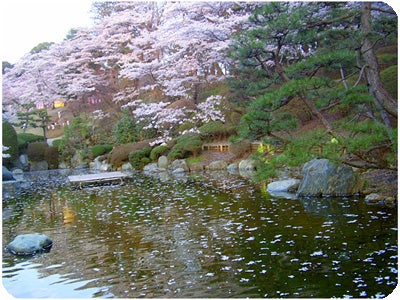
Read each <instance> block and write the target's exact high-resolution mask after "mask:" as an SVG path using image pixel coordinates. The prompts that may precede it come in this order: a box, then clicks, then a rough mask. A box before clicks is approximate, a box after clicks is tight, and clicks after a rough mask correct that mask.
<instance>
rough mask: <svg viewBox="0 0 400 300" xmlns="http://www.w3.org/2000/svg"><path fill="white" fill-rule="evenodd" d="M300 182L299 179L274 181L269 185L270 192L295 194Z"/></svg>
mask: <svg viewBox="0 0 400 300" xmlns="http://www.w3.org/2000/svg"><path fill="white" fill-rule="evenodd" d="M299 184H300V180H298V179H294V178H291V179H286V180H280V181H274V182H271V183H270V184H268V186H267V191H268V192H293V191H296V190H297V188H298V187H299Z"/></svg>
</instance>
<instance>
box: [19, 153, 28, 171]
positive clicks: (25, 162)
mask: <svg viewBox="0 0 400 300" xmlns="http://www.w3.org/2000/svg"><path fill="white" fill-rule="evenodd" d="M19 162H20V163H21V165H22V168H23V169H24V170H26V169H28V168H29V160H28V155H26V154H21V155H20V156H19Z"/></svg>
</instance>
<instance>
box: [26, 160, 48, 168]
mask: <svg viewBox="0 0 400 300" xmlns="http://www.w3.org/2000/svg"><path fill="white" fill-rule="evenodd" d="M48 169H49V164H48V163H47V161H45V160H41V161H31V168H30V171H46V170H48Z"/></svg>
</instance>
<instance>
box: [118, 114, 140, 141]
mask: <svg viewBox="0 0 400 300" xmlns="http://www.w3.org/2000/svg"><path fill="white" fill-rule="evenodd" d="M138 136H139V131H138V128H137V126H136V122H135V120H134V119H133V118H132V114H131V113H130V112H129V111H124V113H123V115H122V117H121V119H120V120H119V121H118V122H117V123H116V124H115V127H114V138H115V140H116V141H117V144H118V145H121V144H127V143H132V142H135V141H137V139H138Z"/></svg>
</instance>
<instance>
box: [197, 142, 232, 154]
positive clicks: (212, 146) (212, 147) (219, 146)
mask: <svg viewBox="0 0 400 300" xmlns="http://www.w3.org/2000/svg"><path fill="white" fill-rule="evenodd" d="M229 145H230V143H228V142H221V143H208V144H203V150H208V151H219V152H226V151H229Z"/></svg>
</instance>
